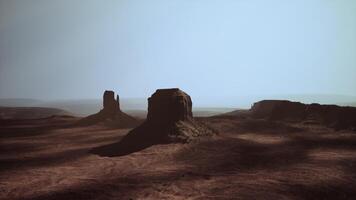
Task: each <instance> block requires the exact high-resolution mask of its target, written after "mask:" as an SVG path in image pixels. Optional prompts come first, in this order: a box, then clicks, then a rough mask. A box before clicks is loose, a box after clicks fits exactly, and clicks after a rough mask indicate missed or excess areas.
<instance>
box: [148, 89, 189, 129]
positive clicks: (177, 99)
mask: <svg viewBox="0 0 356 200" xmlns="http://www.w3.org/2000/svg"><path fill="white" fill-rule="evenodd" d="M192 118H193V114H192V100H191V98H190V96H189V95H188V94H186V93H185V92H183V91H182V90H180V89H178V88H172V89H158V90H156V92H155V93H154V94H153V95H152V96H151V97H150V98H148V114H147V121H148V122H153V123H155V122H159V123H174V122H178V121H186V120H191V119H192Z"/></svg>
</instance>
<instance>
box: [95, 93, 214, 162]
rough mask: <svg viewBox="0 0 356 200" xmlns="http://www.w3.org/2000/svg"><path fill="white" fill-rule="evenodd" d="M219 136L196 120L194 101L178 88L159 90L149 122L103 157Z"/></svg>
mask: <svg viewBox="0 0 356 200" xmlns="http://www.w3.org/2000/svg"><path fill="white" fill-rule="evenodd" d="M214 134H215V132H214V131H213V130H212V129H211V128H209V127H207V126H206V125H205V124H202V122H199V121H197V120H195V119H194V118H193V115H192V101H191V98H190V96H189V95H188V94H186V93H185V92H183V91H181V90H180V89H178V88H173V89H159V90H156V92H155V93H154V94H153V95H152V96H151V97H150V98H148V114H147V118H146V121H145V122H143V123H142V124H141V125H140V126H138V127H137V128H135V129H133V130H132V131H130V132H129V133H128V134H127V135H126V136H125V137H124V138H123V139H122V140H121V141H120V142H119V143H117V144H115V145H110V146H108V147H103V148H101V149H97V152H98V153H99V154H105V155H112V156H113V155H116V156H117V155H126V154H129V153H132V152H135V151H139V150H141V149H144V148H146V147H149V146H151V145H155V144H166V143H186V142H190V141H193V140H196V139H198V138H201V137H202V136H212V135H214ZM103 152H105V153H103Z"/></svg>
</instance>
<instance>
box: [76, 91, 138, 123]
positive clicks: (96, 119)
mask: <svg viewBox="0 0 356 200" xmlns="http://www.w3.org/2000/svg"><path fill="white" fill-rule="evenodd" d="M114 96H115V93H114V92H113V91H105V92H104V95H103V109H102V110H100V111H99V112H98V113H96V114H93V115H90V116H88V117H85V118H83V119H81V120H80V121H79V125H91V124H96V123H100V122H104V123H106V124H108V125H111V126H115V127H121V128H130V127H135V126H137V125H138V124H139V121H138V120H137V119H135V118H133V117H131V116H130V115H128V114H126V113H124V112H122V111H121V109H120V102H119V95H117V96H116V100H115V98H114Z"/></svg>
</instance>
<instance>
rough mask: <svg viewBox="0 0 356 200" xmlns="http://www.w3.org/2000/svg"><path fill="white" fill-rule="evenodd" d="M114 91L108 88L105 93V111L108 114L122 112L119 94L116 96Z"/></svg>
mask: <svg viewBox="0 0 356 200" xmlns="http://www.w3.org/2000/svg"><path fill="white" fill-rule="evenodd" d="M114 96H115V93H114V91H109V90H106V91H105V92H104V95H103V110H102V111H103V112H104V113H105V114H108V115H114V114H116V113H118V112H120V111H121V110H120V104H119V95H117V96H116V100H115V98H114Z"/></svg>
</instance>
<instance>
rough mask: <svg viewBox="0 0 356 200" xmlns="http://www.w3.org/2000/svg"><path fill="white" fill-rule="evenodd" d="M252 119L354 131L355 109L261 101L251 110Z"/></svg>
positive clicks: (355, 126)
mask: <svg viewBox="0 0 356 200" xmlns="http://www.w3.org/2000/svg"><path fill="white" fill-rule="evenodd" d="M251 114H252V116H253V117H254V118H267V119H271V120H294V121H314V122H317V123H320V124H324V125H326V126H329V127H332V128H335V129H338V130H340V129H356V108H354V107H342V106H337V105H320V104H316V103H314V104H302V103H300V102H291V101H281V100H263V101H260V102H257V103H255V104H254V105H253V106H252V108H251Z"/></svg>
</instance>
